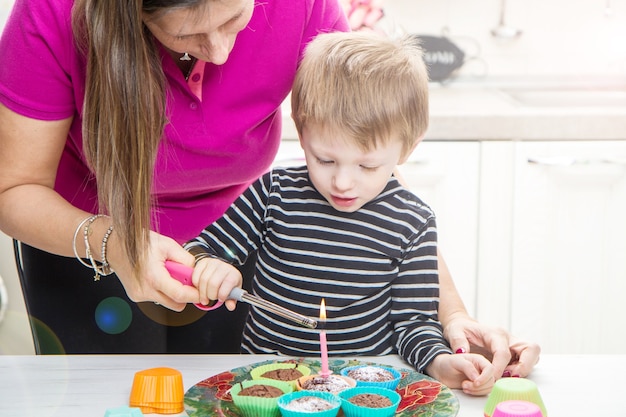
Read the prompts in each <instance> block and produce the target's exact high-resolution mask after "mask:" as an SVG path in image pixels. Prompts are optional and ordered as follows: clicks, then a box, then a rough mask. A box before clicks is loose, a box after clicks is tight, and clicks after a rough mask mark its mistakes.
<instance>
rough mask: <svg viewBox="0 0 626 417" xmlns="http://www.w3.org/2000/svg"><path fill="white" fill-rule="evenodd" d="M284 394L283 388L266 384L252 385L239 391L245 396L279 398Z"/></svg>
mask: <svg viewBox="0 0 626 417" xmlns="http://www.w3.org/2000/svg"><path fill="white" fill-rule="evenodd" d="M283 394H284V392H283V391H282V390H281V389H279V388H276V387H273V386H271V385H264V384H256V385H252V386H249V387H247V388H243V389H242V390H241V391H239V395H241V396H244V397H246V396H247V397H262V398H277V397H280V396H281V395H283Z"/></svg>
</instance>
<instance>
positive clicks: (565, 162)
mask: <svg viewBox="0 0 626 417" xmlns="http://www.w3.org/2000/svg"><path fill="white" fill-rule="evenodd" d="M528 163H529V164H537V165H546V166H553V167H565V166H572V165H603V164H611V165H625V166H626V158H618V157H614V158H575V157H570V156H546V157H530V156H529V157H528Z"/></svg>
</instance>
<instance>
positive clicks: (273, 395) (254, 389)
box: [230, 379, 293, 417]
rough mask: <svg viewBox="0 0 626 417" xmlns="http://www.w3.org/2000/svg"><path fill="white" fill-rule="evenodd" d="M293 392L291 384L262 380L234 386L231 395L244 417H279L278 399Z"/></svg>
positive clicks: (244, 382)
mask: <svg viewBox="0 0 626 417" xmlns="http://www.w3.org/2000/svg"><path fill="white" fill-rule="evenodd" d="M292 391H293V388H292V386H291V384H289V383H287V382H284V381H276V380H273V379H260V380H246V381H242V382H239V383H237V384H235V385H233V386H232V388H231V389H230V395H231V397H232V398H233V402H234V403H235V405H236V406H237V407H239V410H241V413H242V415H243V416H244V417H258V416H267V417H279V416H280V410H279V409H278V398H279V397H281V396H282V395H284V394H288V393H290V392H292Z"/></svg>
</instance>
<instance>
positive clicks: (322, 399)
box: [278, 391, 341, 417]
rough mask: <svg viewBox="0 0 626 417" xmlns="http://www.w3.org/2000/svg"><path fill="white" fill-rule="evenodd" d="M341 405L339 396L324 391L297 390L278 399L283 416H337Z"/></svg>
mask: <svg viewBox="0 0 626 417" xmlns="http://www.w3.org/2000/svg"><path fill="white" fill-rule="evenodd" d="M340 407H341V400H340V399H339V397H337V396H336V395H335V394H332V393H330V392H323V391H295V392H292V393H291V394H285V395H283V396H282V397H280V398H279V399H278V408H279V409H280V413H281V414H282V416H283V417H335V416H336V415H337V414H338V413H339V408H340Z"/></svg>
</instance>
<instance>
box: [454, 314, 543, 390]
mask: <svg viewBox="0 0 626 417" xmlns="http://www.w3.org/2000/svg"><path fill="white" fill-rule="evenodd" d="M444 336H445V338H446V340H448V342H449V343H450V347H451V348H452V351H453V352H457V353H470V352H471V353H480V354H482V355H483V356H485V357H486V358H487V359H489V360H490V361H491V362H492V363H493V366H494V368H495V371H494V372H495V375H496V379H497V378H500V377H502V376H505V377H507V376H516V377H526V376H528V375H529V374H530V372H531V371H532V369H533V367H534V366H535V365H536V364H537V362H538V361H539V354H540V353H541V348H540V347H539V345H538V344H536V343H531V342H527V341H523V340H519V339H517V338H515V337H513V336H512V335H510V334H509V333H508V332H507V331H506V330H504V329H501V328H498V327H492V326H488V325H484V324H481V323H478V322H477V321H476V320H473V319H472V318H470V317H467V316H463V317H456V318H454V319H452V320H450V321H449V323H448V324H447V326H446V327H445V329H444Z"/></svg>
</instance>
